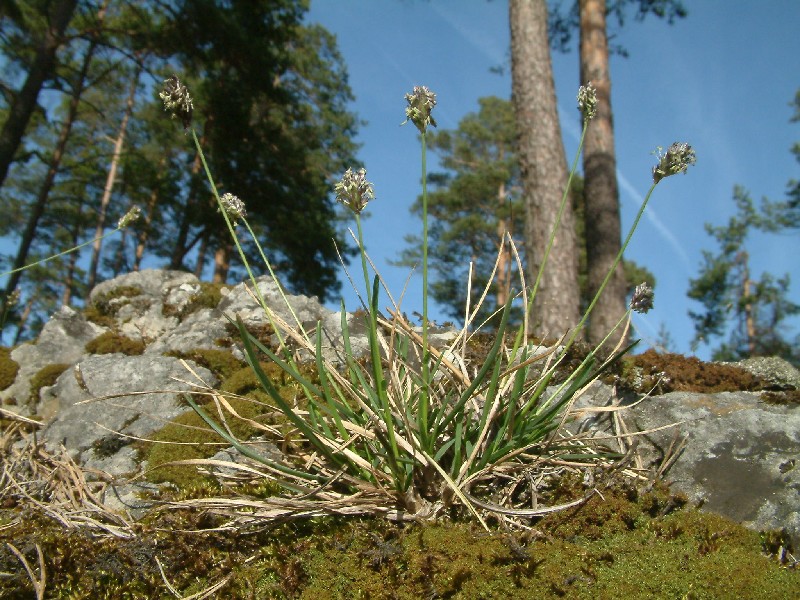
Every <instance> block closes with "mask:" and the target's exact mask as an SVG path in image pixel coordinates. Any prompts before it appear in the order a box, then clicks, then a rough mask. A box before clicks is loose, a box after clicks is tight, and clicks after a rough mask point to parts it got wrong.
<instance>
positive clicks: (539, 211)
mask: <svg viewBox="0 0 800 600" xmlns="http://www.w3.org/2000/svg"><path fill="white" fill-rule="evenodd" d="M509 21H510V26H511V80H512V97H513V98H512V99H513V103H514V112H515V117H516V122H517V129H518V135H519V155H520V168H521V174H522V184H523V199H524V203H525V254H526V258H527V268H528V273H527V284H528V286H529V287H532V286H533V285H534V282H535V281H536V277H537V274H538V272H539V267H540V265H541V264H542V261H543V257H544V253H545V250H546V247H547V243H548V240H549V238H550V233H551V231H552V229H553V227H554V225H555V221H556V216H557V214H558V209H559V205H560V203H561V198H562V195H563V193H564V189H565V187H566V185H567V177H568V170H567V163H566V159H565V156H564V143H563V141H562V138H561V125H560V123H559V120H558V108H557V103H556V94H555V86H554V83H553V68H552V64H551V60H550V46H549V42H548V37H547V5H546V3H545V0H510V2H509ZM575 237H576V236H575V224H574V217H573V214H572V207H571V206H570V204H569V203H568V204H567V206H566V209H565V211H564V214H563V216H562V219H561V224H560V227H559V229H558V232H557V234H556V238H555V244H554V246H553V249H552V251H551V252H550V256H549V258H548V260H547V264H546V266H545V269H544V272H543V275H542V278H541V281H540V282H539V288H538V291H537V293H536V299H535V302H534V305H533V314H532V326H533V327H534V328H535V329H534V332H535V333H537V334H539V335H542V336H558V335H561V334H563V333H565V332H566V331H568V330H569V329H571V328H572V327H574V326H575V325H576V324H577V322H578V318H579V310H578V304H579V291H578V277H577V272H578V258H577V245H576V239H575Z"/></svg>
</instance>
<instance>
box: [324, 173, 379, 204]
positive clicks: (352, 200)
mask: <svg viewBox="0 0 800 600" xmlns="http://www.w3.org/2000/svg"><path fill="white" fill-rule="evenodd" d="M333 189H334V191H335V192H336V200H337V201H338V202H341V203H342V204H344V205H345V206H346V207H348V208H349V209H350V210H352V211H353V212H354V213H356V214H360V213H361V211H362V210H364V207H366V206H367V203H368V202H369V201H370V200H374V199H375V192H374V191H373V190H372V184H371V183H370V182H369V181H367V171H366V170H365V169H359V170H358V172H357V173H353V170H352V169H347V171H345V173H344V175H343V176H342V179H341V181H339V182H338V183H337V184H336V185H335V186H334V188H333Z"/></svg>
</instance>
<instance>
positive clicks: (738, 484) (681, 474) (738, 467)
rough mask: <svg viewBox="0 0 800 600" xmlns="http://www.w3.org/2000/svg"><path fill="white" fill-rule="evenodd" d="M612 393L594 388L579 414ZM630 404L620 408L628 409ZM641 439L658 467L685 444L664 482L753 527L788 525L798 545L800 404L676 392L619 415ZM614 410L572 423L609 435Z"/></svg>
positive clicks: (742, 395) (648, 457)
mask: <svg viewBox="0 0 800 600" xmlns="http://www.w3.org/2000/svg"><path fill="white" fill-rule="evenodd" d="M611 397H612V393H611V389H610V388H608V387H607V386H604V385H602V384H595V389H594V390H593V393H592V394H587V395H586V397H584V398H582V399H581V400H580V401H579V402H578V403H577V404H576V409H580V408H584V407H587V406H602V405H608V404H609V403H610V402H609V398H611ZM631 400H634V399H627V400H625V401H623V402H622V403H621V404H622V405H623V406H624V405H626V404H627V405H629V404H630V403H631ZM619 414H620V415H621V416H622V417H623V419H624V420H625V422H626V423H627V425H628V427H629V428H630V429H631V430H632V431H648V430H654V429H658V428H660V427H663V426H665V425H670V424H672V423H679V424H678V425H676V426H675V427H672V428H668V429H663V430H660V431H653V432H652V433H647V434H646V435H644V436H640V438H639V439H640V446H639V450H640V453H641V455H642V456H643V458H644V460H645V463H646V464H645V466H652V467H657V466H658V465H660V464H661V462H662V461H663V459H664V457H665V454H667V452H668V449H669V448H670V445H671V444H673V443H674V442H676V441H679V440H681V439H685V442H686V443H685V446H684V448H683V450H682V452H681V453H680V456H679V457H678V459H677V460H676V461H675V462H674V463H673V464H672V466H671V468H670V469H669V470H668V471H667V472H666V474H665V476H664V479H665V480H666V481H669V482H671V483H672V486H673V489H677V490H680V491H683V492H684V493H686V494H687V496H688V497H689V499H690V500H691V501H692V502H694V503H698V504H699V503H702V505H703V508H704V509H705V510H709V511H713V512H716V513H719V514H722V515H724V516H726V517H728V518H731V519H733V520H735V521H739V522H741V523H743V524H744V525H746V526H748V527H751V528H753V529H756V530H765V529H778V528H786V529H787V531H788V532H789V534H790V535H791V536H792V538H793V541H794V544H795V547H800V407H798V406H797V405H773V404H767V403H765V402H762V401H761V400H760V399H759V396H758V394H756V393H753V392H723V393H718V394H698V393H691V392H671V393H668V394H664V395H661V396H653V397H649V398H646V399H645V400H644V401H643V402H641V403H640V404H638V405H636V406H631V407H629V408H626V409H625V410H624V411H622V412H620V413H619ZM609 419H610V417H609V413H605V414H603V413H601V414H600V418H593V417H589V416H587V415H584V416H582V417H580V418H579V419H578V421H576V423H574V424H573V425H572V426H573V427H578V428H580V429H581V430H585V429H587V428H591V429H594V430H595V431H599V432H604V433H608V432H609V431H610V421H609Z"/></svg>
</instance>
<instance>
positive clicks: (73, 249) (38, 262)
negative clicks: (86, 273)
mask: <svg viewBox="0 0 800 600" xmlns="http://www.w3.org/2000/svg"><path fill="white" fill-rule="evenodd" d="M121 229H122V228H121V227H117V228H116V229H114V230H113V231H109V232H108V233H104V234H103V235H101V236H98V237H96V238H94V239H91V240H89V241H88V242H83V243H82V244H78V245H77V246H75V247H74V248H70V249H69V250H64V251H63V252H59V253H58V254H53V256H48V257H47V258H43V259H42V260H37V261H36V262H33V263H31V264H29V265H25V266H24V267H19V268H18V269H14V270H12V271H6V272H5V273H0V277H5V276H6V275H11V274H12V273H17V272H18V271H24V270H25V269H30V268H31V267H35V266H36V265H40V264H42V263H45V262H47V261H48V260H53V259H54V258H58V257H59V256H64V255H65V254H70V253H72V252H75V250H80V249H81V248H83V247H84V246H88V245H89V244H94V243H95V242H96V241H98V240H102V239H104V238H107V237H108V236H110V235H113V234H115V233H117V232H118V231H120V230H121Z"/></svg>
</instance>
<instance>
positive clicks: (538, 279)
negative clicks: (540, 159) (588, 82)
mask: <svg viewBox="0 0 800 600" xmlns="http://www.w3.org/2000/svg"><path fill="white" fill-rule="evenodd" d="M588 126H589V119H584V120H583V131H581V139H580V141H579V142H578V150H577V152H575V158H574V160H573V161H572V168H571V169H570V171H569V176H568V177H567V185H566V186H565V187H564V194H563V195H562V196H561V205H560V206H559V207H558V213H557V214H556V222H555V223H554V225H553V227H552V229H551V230H550V239H549V240H548V242H547V247H546V248H545V251H544V256H543V257H542V262H541V264H540V265H539V272H538V273H537V274H536V281H535V282H534V284H533V290H532V291H531V294H530V297H529V298H528V306H527V307H526V309H525V316H524V323H523V326H522V327H521V328H520V329H519V332H518V333H517V337H516V340H515V341H514V349H513V350H512V356H516V353H517V350H518V349H519V346H520V344H521V343H522V341H523V340H522V337H523V332H524V335H525V337H526V338H527V334H528V327H527V322H528V315H529V314H530V313H531V310H532V308H533V301H534V300H535V299H536V292H537V290H538V289H539V283H540V282H541V280H542V275H543V274H544V268H545V266H546V265H547V259H548V257H549V256H550V251H551V250H552V249H553V244H554V243H555V239H556V232H557V231H558V228H559V226H560V225H561V217H562V216H563V214H564V210H565V209H566V207H567V199H568V198H569V191H570V187H571V186H572V178H573V177H574V175H575V172H576V171H577V169H578V159H579V158H580V156H581V150H583V141H584V138H585V137H586V129H587V127H588ZM604 285H605V284H604ZM581 324H583V321H581ZM579 329H580V328H579ZM576 331H577V330H576ZM570 342H571V340H570Z"/></svg>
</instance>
